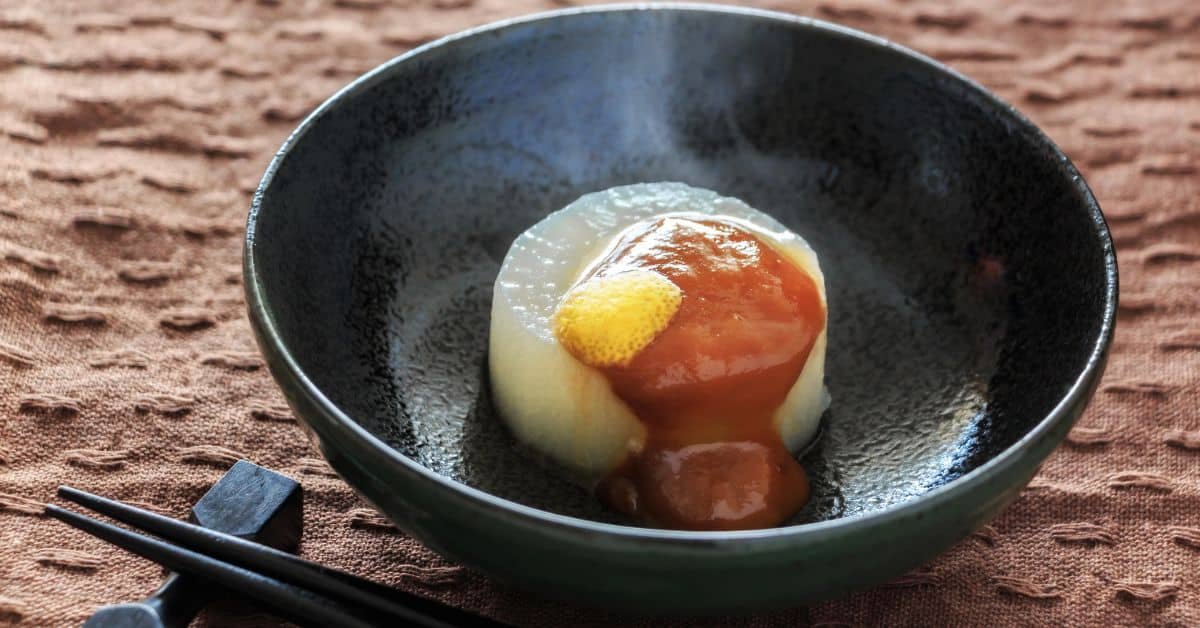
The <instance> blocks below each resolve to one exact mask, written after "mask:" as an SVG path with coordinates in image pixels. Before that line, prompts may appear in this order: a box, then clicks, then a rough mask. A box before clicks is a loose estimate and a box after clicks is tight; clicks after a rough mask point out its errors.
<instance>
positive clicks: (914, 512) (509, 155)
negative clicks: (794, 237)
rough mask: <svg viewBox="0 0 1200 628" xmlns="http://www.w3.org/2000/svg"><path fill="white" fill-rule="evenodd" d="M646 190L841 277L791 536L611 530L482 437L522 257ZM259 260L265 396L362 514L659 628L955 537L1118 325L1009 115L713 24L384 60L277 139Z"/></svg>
mask: <svg viewBox="0 0 1200 628" xmlns="http://www.w3.org/2000/svg"><path fill="white" fill-rule="evenodd" d="M639 181H682V182H685V183H689V184H692V185H695V186H699V187H703V188H708V189H712V190H716V191H718V192H719V193H721V194H725V195H729V196H735V197H738V198H741V199H743V200H745V201H746V202H747V203H749V204H750V205H752V206H754V207H756V208H758V209H760V210H762V211H764V212H766V213H768V214H771V215H772V216H774V217H775V218H776V219H778V220H779V221H780V222H782V223H783V224H784V225H786V226H787V227H789V228H790V229H792V230H794V231H796V232H797V233H800V234H803V235H804V237H805V238H806V239H807V240H808V241H809V243H810V244H811V245H812V246H813V248H814V249H816V251H817V253H818V254H819V255H820V258H821V266H822V269H823V270H824V272H825V276H826V286H827V290H828V303H829V350H828V361H827V365H826V377H827V382H828V386H829V390H830V393H831V395H832V397H833V399H834V405H833V407H832V408H831V410H830V411H829V413H828V415H827V416H826V418H825V424H824V428H823V435H822V437H821V438H820V440H819V442H818V444H817V445H816V447H815V448H813V449H812V450H811V451H809V452H808V453H807V454H806V455H805V457H804V459H803V462H804V465H805V467H806V469H807V470H808V471H809V474H810V477H811V478H812V480H813V488H814V498H813V499H812V500H811V501H810V503H809V505H808V507H806V508H805V509H804V510H803V511H801V512H800V513H799V514H798V515H797V516H796V517H795V518H794V520H793V521H792V522H791V523H793V524H805V523H807V524H812V525H802V526H795V525H793V526H789V527H784V528H778V529H773V530H766V531H757V532H741V533H738V532H735V533H682V532H664V531H655V530H645V529H638V528H633V527H628V526H614V525H610V524H623V523H625V522H624V521H622V520H621V519H620V517H619V516H618V515H615V514H613V513H611V512H609V511H607V510H605V509H604V508H602V507H600V506H599V505H598V504H597V503H596V501H595V500H594V499H593V498H592V497H591V496H590V495H588V494H586V493H585V492H583V491H582V490H580V489H579V488H577V487H576V485H574V484H572V483H571V482H569V481H567V480H566V479H564V478H561V477H558V476H557V475H556V474H554V473H548V472H547V471H546V468H545V467H544V466H542V465H540V464H538V463H537V462H535V461H534V460H533V457H532V456H531V455H530V454H529V453H528V452H525V451H521V450H520V449H519V448H518V447H516V446H515V444H514V443H513V441H512V439H511V437H510V436H509V435H508V433H507V432H506V431H505V429H504V427H503V425H502V423H501V422H500V421H499V420H498V417H497V416H496V415H495V412H494V409H493V406H492V404H491V401H490V399H489V387H488V383H487V356H486V349H487V345H488V342H487V331H488V322H489V321H488V313H489V307H490V299H491V294H492V290H491V289H492V282H493V281H494V279H495V276H496V271H497V268H498V265H499V263H500V261H501V259H502V258H503V256H504V254H505V252H506V250H507V249H508V246H509V244H510V243H511V242H512V240H513V238H514V237H516V236H517V235H518V234H519V233H521V232H522V231H523V230H524V229H526V228H528V227H529V226H530V225H532V224H533V223H535V222H537V221H538V220H539V219H540V218H542V217H543V216H545V215H546V214H547V213H549V212H551V211H554V210H555V209H558V208H560V207H562V206H563V205H565V204H566V203H568V202H570V201H572V200H574V199H575V198H577V197H579V196H580V195H581V194H584V193H587V192H591V191H596V190H600V189H604V188H608V187H612V186H616V185H623V184H628V183H634V182H639ZM246 258H247V264H246V268H247V290H248V293H249V300H250V309H251V316H252V320H253V322H254V323H255V326H256V330H257V331H258V333H259V337H260V344H261V345H262V346H263V349H264V352H265V353H266V354H267V357H268V360H269V362H270V363H271V367H272V371H273V373H274V374H275V375H276V377H277V379H278V380H279V381H280V383H281V385H282V387H283V388H284V390H285V393H286V394H287V395H288V398H289V401H290V402H291V403H292V404H293V406H294V407H295V408H296V410H297V414H298V415H299V416H300V417H301V418H302V419H303V420H304V421H305V423H306V424H307V425H308V426H309V428H310V429H311V430H312V432H313V433H314V434H315V436H316V438H317V439H318V440H319V441H320V443H321V447H322V450H323V452H324V453H325V455H326V456H327V457H329V459H330V461H331V463H332V464H333V465H334V467H335V468H337V469H338V471H339V472H341V473H342V474H343V476H344V477H345V478H346V479H347V480H348V481H349V482H350V483H351V484H353V485H354V486H355V487H356V488H357V489H358V490H359V491H360V492H362V493H363V494H364V495H365V496H367V497H368V498H369V499H370V500H371V501H372V502H374V503H375V504H376V505H377V506H379V507H380V508H381V509H382V510H383V511H384V512H385V513H386V514H388V515H389V516H390V517H391V518H393V519H394V520H395V521H396V522H397V523H398V524H399V525H400V526H401V527H403V528H405V529H406V530H408V531H410V532H411V533H413V534H414V535H416V536H417V537H418V538H420V539H422V540H423V541H425V542H426V543H428V544H429V545H430V546H431V547H434V548H435V549H437V550H440V551H442V552H444V553H446V554H447V555H449V556H451V557H452V558H456V559H459V560H463V561H465V562H466V563H468V564H470V565H473V566H475V567H477V568H479V569H481V570H483V571H485V572H488V573H491V574H494V575H496V576H498V577H501V578H505V579H508V580H510V581H513V582H515V583H516V584H518V585H519V586H523V587H526V588H531V589H535V590H539V591H542V592H545V593H547V594H552V595H558V596H562V597H568V598H573V599H579V600H583V601H590V602H593V603H601V604H606V605H609V606H614V607H619V608H650V609H657V610H689V611H706V610H729V609H740V610H748V609H752V608H757V607H762V606H780V605H789V604H796V603H799V602H802V601H804V600H806V599H812V598H816V597H821V596H827V595H832V594H835V593H838V592H842V591H844V590H846V589H848V588H852V587H857V586H864V585H867V584H870V583H872V582H876V581H879V580H881V579H884V578H888V577H891V576H894V575H897V574H898V573H900V572H902V571H903V570H905V569H908V568H911V567H913V566H915V565H917V564H919V563H921V562H923V561H925V560H927V559H928V558H930V557H931V556H932V555H934V554H935V553H937V552H938V551H940V550H941V549H944V548H945V547H946V546H948V545H949V544H950V543H952V542H953V541H955V540H956V539H959V538H962V537H964V536H965V535H966V534H968V533H969V532H970V531H971V530H972V529H973V528H974V527H976V526H978V525H980V524H981V523H982V522H984V521H986V520H987V518H989V517H990V516H992V515H994V514H995V512H996V511H997V510H998V509H999V508H1001V507H1002V506H1003V505H1004V504H1006V503H1007V502H1008V501H1010V500H1011V499H1012V498H1013V497H1015V495H1016V494H1017V492H1018V491H1019V490H1020V489H1021V488H1022V487H1023V486H1024V484H1025V483H1027V482H1028V480H1029V478H1030V477H1031V476H1032V474H1033V473H1034V471H1035V470H1036V467H1037V465H1038V464H1039V463H1040V462H1041V460H1042V459H1044V457H1045V456H1046V455H1047V454H1048V453H1049V451H1050V450H1051V449H1052V448H1053V447H1054V446H1055V445H1056V444H1057V443H1058V442H1059V441H1060V440H1061V439H1062V437H1063V435H1064V434H1065V433H1066V431H1067V430H1068V429H1069V428H1070V425H1071V424H1072V423H1073V421H1074V419H1075V418H1076V417H1077V416H1078V413H1079V412H1080V411H1081V410H1082V408H1083V405H1084V404H1085V403H1086V400H1087V397H1088V395H1090V393H1091V390H1092V389H1093V388H1094V385H1095V381H1096V379H1097V378H1098V376H1099V372H1100V371H1101V370H1102V366H1103V356H1104V353H1105V351H1106V349H1107V344H1108V340H1109V338H1110V337H1111V332H1112V320H1113V318H1112V317H1113V308H1114V305H1115V302H1116V266H1115V259H1114V257H1113V254H1112V249H1111V243H1110V241H1109V238H1108V232H1107V228H1106V227H1105V225H1104V222H1103V219H1102V217H1101V216H1100V213H1099V209H1098V207H1097V206H1096V204H1095V201H1094V199H1093V198H1092V196H1091V194H1090V193H1089V192H1088V190H1087V188H1086V187H1085V186H1084V184H1083V182H1082V180H1081V179H1080V178H1079V177H1078V174H1077V173H1076V172H1075V170H1074V168H1073V167H1072V166H1071V165H1070V164H1069V162H1067V161H1066V160H1065V158H1064V157H1063V156H1062V155H1061V154H1060V153H1059V152H1058V151H1057V149H1056V148H1054V146H1053V145H1052V144H1050V143H1049V141H1048V140H1046V139H1045V138H1044V137H1043V136H1042V135H1041V134H1040V133H1039V132H1038V131H1037V130H1036V129H1035V128H1034V127H1032V125H1030V124H1029V123H1028V122H1027V121H1025V120H1024V119H1023V118H1021V117H1020V116H1019V115H1018V114H1016V113H1015V112H1013V111H1012V110H1011V109H1010V108H1008V107H1007V106H1006V105H1004V104H1002V103H1000V102H998V101H996V100H995V99H994V98H993V97H991V96H990V95H988V94H987V93H985V92H983V91H982V90H981V89H980V88H978V87H976V86H974V85H972V84H970V83H968V82H966V81H965V80H963V79H961V78H960V77H958V76H956V75H954V74H952V73H950V72H948V71H947V70H945V69H944V68H941V67H939V66H937V65H935V64H933V63H931V62H929V61H927V60H925V59H922V58H920V57H917V56H915V55H912V54H911V53H908V52H905V51H902V50H900V49H898V48H896V47H894V46H891V45H885V44H883V43H882V42H881V41H880V40H876V39H873V38H869V37H866V36H863V35H861V34H857V33H854V32H851V31H848V30H844V29H840V28H836V27H830V26H828V25H822V24H818V23H813V22H808V21H802V20H798V19H795V18H787V17H783V16H778V15H774V14H765V13H759V12H751V11H743V10H729V9H718V8H712V7H709V8H697V7H675V8H658V9H649V10H647V9H628V8H626V9H619V10H614V9H607V10H599V11H594V10H593V11H570V12H564V13H559V14H554V15H551V16H541V17H536V18H533V19H529V20H522V21H518V22H515V23H510V24H505V25H501V26H498V27H492V28H487V29H484V30H481V31H479V32H475V33H472V34H468V35H466V36H464V37H457V38H452V39H450V40H447V41H443V42H438V43H435V44H433V45H431V46H428V47H425V48H423V49H421V50H418V51H416V52H414V53H411V54H410V55H407V56H405V57H402V58H400V59H398V60H396V61H393V62H392V63H389V64H387V65H386V66H384V67H383V68H381V69H379V70H377V71H375V72H373V73H371V74H370V75H368V76H367V77H365V78H363V79H360V80H359V81H357V82H356V83H354V84H353V85H352V86H351V87H350V88H348V89H347V90H345V91H343V92H342V93H340V94H338V95H337V96H336V97H335V98H334V99H332V100H331V101H330V102H328V103H326V105H324V106H323V107H322V108H321V109H320V110H319V111H318V112H317V113H316V114H315V115H314V116H313V117H311V118H310V119H309V120H307V121H305V123H304V124H303V125H302V126H301V129H300V130H299V132H298V133H297V134H296V135H295V136H293V137H292V138H291V139H289V141H288V143H287V145H285V148H284V151H283V152H282V153H281V155H280V156H279V157H278V158H277V159H276V161H275V162H274V163H273V164H272V167H271V169H270V170H269V172H268V176H267V177H266V179H264V183H263V187H262V189H261V190H260V196H259V197H258V198H257V199H256V201H255V206H254V208H253V210H252V212H251V217H250V225H249V228H248V229H247V256H246ZM534 509H536V510H534ZM548 513H549V514H548ZM556 515H565V517H560V516H556ZM864 556H870V557H871V560H869V561H864V560H862V557H864Z"/></svg>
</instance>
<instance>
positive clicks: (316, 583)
mask: <svg viewBox="0 0 1200 628" xmlns="http://www.w3.org/2000/svg"><path fill="white" fill-rule="evenodd" d="M58 494H59V496H60V497H62V498H63V499H66V500H68V501H72V502H75V503H77V504H79V505H81V506H83V507H85V508H88V509H90V510H94V511H96V512H98V513H100V514H103V515H106V516H108V517H112V518H113V519H116V520H117V521H121V522H123V523H126V524H129V525H131V526H134V527H136V528H139V529H141V530H144V531H146V532H149V533H151V534H154V535H157V536H160V537H162V538H163V539H165V540H166V541H170V542H171V543H175V544H177V545H178V546H180V547H181V548H185V550H193V551H194V552H195V553H198V555H200V556H204V557H205V558H210V559H213V560H218V561H223V562H225V563H226V564H229V565H232V566H235V567H238V568H242V569H243V570H244V571H247V572H249V573H252V574H255V575H260V576H264V577H267V578H270V579H274V580H277V581H279V582H281V583H286V584H289V585H295V586H296V587H299V588H302V589H306V590H308V591H311V592H314V593H316V594H319V595H321V596H323V597H327V598H330V599H333V600H337V601H338V602H341V603H345V604H347V605H350V606H351V607H353V608H355V609H364V610H366V611H367V612H368V613H372V614H376V615H383V616H387V617H391V618H393V621H403V622H406V623H411V624H413V625H418V626H504V625H505V624H501V623H499V622H496V621H494V620H491V619H487V618H485V617H481V616H479V615H475V614H474V613H469V612H467V611H464V610H461V609H458V608H454V607H452V606H447V605H445V604H441V603H439V602H437V601H434V600H430V599H426V598H423V597H420V596H417V595H413V594H411V593H407V592H405V591H401V590H399V589H394V588H392V587H388V586H385V585H382V584H379V583H377V582H373V581H371V580H366V579H364V578H359V577H357V576H354V575H352V574H349V573H346V572H344V571H338V570H336V569H332V568H330V567H325V566H324V565H320V564H318V563H314V562H311V561H307V560H303V559H301V558H298V557H296V556H293V555H291V554H288V553H286V552H282V551H279V550H276V549H274V548H270V547H267V546H265V545H260V544H258V543H254V542H251V541H246V540H244V539H240V538H238V537H235V536H231V535H228V534H224V533H221V532H217V531H215V530H210V529H208V528H204V527H201V526H197V525H193V524H190V523H187V522H184V521H179V520H177V519H172V518H170V517H165V516H163V515H160V514H158V513H154V512H150V511H148V510H142V509H140V508H136V507H134V506H130V505H128V504H123V503H121V502H118V501H115V500H111V499H107V498H104V497H100V496H98V495H93V494H91V493H88V492H86V491H81V490H79V489H75V488H72V487H69V486H62V487H59V489H58ZM48 508H49V507H48ZM47 512H49V510H48V511H47ZM64 512H68V513H69V512H70V511H64ZM71 514H75V513H71ZM76 516H79V515H76ZM68 523H70V522H68ZM117 529H118V530H121V529H120V528H117ZM121 531H122V532H125V531H124V530H121ZM129 534H132V533H129ZM135 536H136V535H135ZM159 542H160V543H163V542H162V541H159ZM165 544H166V545H167V546H171V545H170V543H165ZM171 547H173V546H171ZM126 549H128V548H126ZM148 558H150V559H151V560H155V558H154V557H148ZM156 562H158V561H156ZM230 588H233V587H230ZM234 590H237V589H234Z"/></svg>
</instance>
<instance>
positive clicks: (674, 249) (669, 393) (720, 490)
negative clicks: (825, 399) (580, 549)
mask: <svg viewBox="0 0 1200 628" xmlns="http://www.w3.org/2000/svg"><path fill="white" fill-rule="evenodd" d="M630 270H650V271H654V272H657V273H660V274H662V275H663V276H665V277H667V278H668V279H670V280H671V281H673V282H674V283H675V284H676V285H677V286H679V288H680V289H681V291H682V292H683V300H682V302H681V304H680V306H679V309H678V311H676V313H675V315H674V317H673V318H672V319H671V322H670V323H669V324H668V326H667V327H666V329H664V330H663V331H662V332H661V333H660V334H659V335H658V336H657V337H655V339H654V340H653V341H652V342H651V343H650V344H649V345H648V346H646V347H645V348H644V349H642V350H641V351H640V352H639V353H638V354H637V355H636V356H635V357H634V358H633V359H632V361H631V362H630V363H629V364H627V365H624V366H615V367H606V368H602V369H600V370H601V371H602V372H603V374H604V375H605V377H606V378H607V379H608V381H609V383H610V384H611V386H612V389H613V391H614V392H615V393H616V395H617V396H618V397H619V398H620V399H621V400H622V401H624V402H625V403H626V404H627V405H628V406H629V408H630V409H631V410H632V411H633V413H634V414H635V415H636V416H637V417H638V419H639V420H640V421H641V422H642V424H643V425H644V426H645V428H646V442H645V446H644V447H643V448H642V450H641V451H640V452H638V453H636V454H633V455H630V456H629V457H628V458H627V459H626V460H625V461H624V462H623V463H622V464H621V465H619V466H618V468H616V469H615V470H614V471H613V472H611V473H610V474H609V475H608V476H607V477H606V478H604V480H603V481H602V482H601V483H600V484H599V486H598V489H597V490H598V494H599V496H600V498H601V499H602V500H603V501H604V502H605V503H607V504H608V505H609V506H610V507H612V508H615V509H617V510H619V511H622V512H625V513H627V514H629V515H631V516H633V517H635V518H637V519H639V520H642V521H645V522H647V523H649V524H652V525H656V526H660V527H668V528H678V529H690V530H736V529H748V528H762V527H770V526H775V525H779V524H780V523H782V522H783V521H785V520H786V519H787V518H788V517H790V516H792V515H793V514H795V513H796V512H797V511H798V510H799V509H800V507H801V506H803V505H804V502H805V501H807V499H808V494H809V487H808V479H807V477H806V476H805V473H804V469H803V468H802V467H801V466H800V463H798V462H797V461H796V459H795V458H794V457H793V456H792V454H791V453H790V452H789V451H788V450H787V448H786V447H785V446H784V444H783V441H782V439H781V437H780V434H779V429H778V428H777V426H776V424H775V412H776V410H778V409H779V407H780V405H781V404H782V403H783V401H784V399H785V398H786V397H787V394H788V392H789V391H790V390H791V388H792V385H793V384H794V383H795V382H796V379H797V378H798V377H799V376H800V373H801V371H802V370H803V369H804V365H805V363H806V362H807V360H808V354H809V352H810V351H811V350H812V347H813V344H814V342H815V341H816V339H817V337H818V336H819V335H820V333H821V331H822V329H823V328H824V325H825V309H824V304H823V303H822V300H821V295H820V292H819V290H818V288H817V285H816V283H815V282H814V281H813V279H812V277H810V276H809V275H808V273H806V272H805V271H804V270H803V269H801V268H799V267H798V266H796V265H795V264H794V263H792V262H791V261H790V260H789V259H787V258H786V257H784V256H783V255H782V254H780V253H779V252H778V251H776V250H775V249H773V248H772V247H771V246H769V245H768V244H766V243H765V242H763V241H762V240H760V239H759V238H758V237H757V236H756V235H754V234H753V233H752V232H751V231H749V230H747V229H744V228H742V227H740V226H737V225H736V224H735V223H727V222H722V221H720V220H716V219H711V218H707V217H683V216H672V217H664V218H660V219H658V220H656V221H653V222H647V223H643V224H640V225H635V226H634V227H631V228H630V229H629V230H627V231H626V232H625V234H624V235H623V237H622V238H621V239H620V240H619V241H618V242H617V244H616V245H615V246H614V247H612V249H611V250H610V251H609V253H608V254H607V255H606V256H605V257H604V258H603V259H602V260H601V261H600V262H599V263H597V264H596V265H595V266H594V267H593V268H592V269H591V271H590V273H589V275H588V276H587V277H585V278H584V279H586V278H589V277H593V276H609V275H615V274H619V273H622V272H627V271H630Z"/></svg>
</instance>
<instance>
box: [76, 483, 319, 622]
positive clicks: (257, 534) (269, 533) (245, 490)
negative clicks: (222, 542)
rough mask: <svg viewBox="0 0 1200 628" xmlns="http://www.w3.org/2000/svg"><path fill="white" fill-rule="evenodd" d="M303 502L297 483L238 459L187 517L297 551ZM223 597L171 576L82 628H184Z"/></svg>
mask: <svg viewBox="0 0 1200 628" xmlns="http://www.w3.org/2000/svg"><path fill="white" fill-rule="evenodd" d="M303 502H304V495H303V490H302V489H301V487H300V484H298V483H297V482H296V481H294V480H292V479H291V478H288V477H286V476H283V475H280V474H278V473H275V472H274V471H271V470H269V469H264V468H263V467H260V466H258V465H256V464H254V463H252V462H249V461H247V460H242V461H240V462H238V463H237V464H235V465H233V467H232V468H230V469H229V471H228V472H226V473H225V475H224V476H223V477H222V478H221V479H220V480H218V481H217V483H216V484H214V485H213V486H212V488H211V489H209V491H208V492H207V493H205V494H204V496H203V497H201V498H200V500H199V501H197V502H196V505H195V506H193V507H192V510H191V514H190V516H189V519H190V520H191V521H192V522H193V523H195V524H197V525H201V526H204V527H206V528H210V529H213V530H218V531H220V532H225V533H228V534H232V535H235V536H237V537H240V538H243V539H247V540H251V541H257V542H259V543H263V544H265V545H269V546H271V547H274V548H278V549H280V550H287V551H295V549H296V546H297V545H298V544H299V542H300V536H301V534H302V531H303V525H304V517H303V508H304V506H303ZM222 594H226V595H227V593H224V592H223V591H222V589H221V588H219V587H217V586H214V585H213V584H212V583H210V582H208V581H206V580H204V579H202V578H196V577H194V576H187V575H182V574H179V573H172V574H171V575H169V576H168V577H167V579H166V581H165V582H163V584H162V586H160V587H159V588H158V590H157V591H155V592H154V593H152V594H151V595H150V596H149V597H147V598H146V599H144V600H141V601H138V602H127V603H122V604H113V605H110V606H104V607H101V608H99V609H97V610H96V612H95V613H93V614H92V616H91V617H89V618H88V620H87V621H86V622H85V623H84V627H85V628H135V627H136V628H185V627H186V626H187V625H188V624H190V623H191V621H192V619H193V618H194V617H195V616H196V614H197V613H199V612H200V609H202V608H204V606H205V605H206V604H207V603H208V602H209V601H210V600H212V599H214V598H216V597H218V596H220V595H222Z"/></svg>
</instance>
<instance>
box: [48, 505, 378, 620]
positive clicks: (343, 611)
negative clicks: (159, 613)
mask: <svg viewBox="0 0 1200 628" xmlns="http://www.w3.org/2000/svg"><path fill="white" fill-rule="evenodd" d="M45 512H46V514H47V515H49V516H51V517H53V518H55V519H58V520H59V521H62V522H64V523H67V524H69V525H71V526H72V527H75V528H79V529H80V530H83V531H84V532H87V533H88V534H91V535H92V536H95V537H98V538H100V539H103V540H105V541H108V542H109V543H112V544H113V545H116V546H117V547H120V548H122V549H125V550H128V551H130V552H132V553H134V554H137V555H138V556H141V557H143V558H148V559H150V560H152V561H154V562H156V563H158V564H160V565H163V566H164V567H167V568H168V569H171V570H172V571H177V572H179V573H183V574H187V575H189V576H194V577H197V578H203V579H205V580H208V581H210V582H214V583H217V584H220V585H222V586H224V587H226V588H228V589H230V590H232V591H236V592H238V593H240V594H242V595H244V596H246V597H249V598H251V599H254V600H256V601H259V602H262V603H263V604H266V605H267V606H269V607H271V609H272V610H273V611H275V612H276V613H279V615H280V616H282V617H284V618H286V619H288V620H291V621H293V622H296V623H298V624H300V625H303V626H347V627H354V628H371V626H378V625H379V623H380V622H379V621H378V618H372V619H370V620H368V619H363V618H362V617H361V616H360V615H358V614H356V613H353V612H351V611H350V609H349V608H347V607H345V606H343V605H342V604H340V603H338V602H335V601H333V600H330V599H328V598H326V597H325V596H322V595H319V594H317V593H313V592H311V591H306V590H304V589H302V588H300V587H296V586H293V585H290V584H287V583H284V582H280V581H278V580H275V579H273V578H269V577H266V576H264V575H262V574H257V573H254V572H253V571H250V570H248V569H243V568H241V567H238V566H236V565H231V564H229V563H226V562H223V561H220V560H217V559H215V558H212V557H209V556H205V555H204V554H200V553H197V552H193V551H191V550H187V549H184V548H181V547H177V546H175V545H171V544H170V543H168V542H166V541H163V540H160V539H156V538H153V537H149V536H145V535H142V534H138V533H136V532H130V531H129V530H126V529H124V528H119V527H117V526H115V525H112V524H111V523H105V522H103V521H99V520H97V519H93V518H91V517H88V516H86V515H81V514H79V513H77V512H73V511H70V510H66V509H64V508H59V507H58V506H54V505H52V504H47V505H46V510H45Z"/></svg>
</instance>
